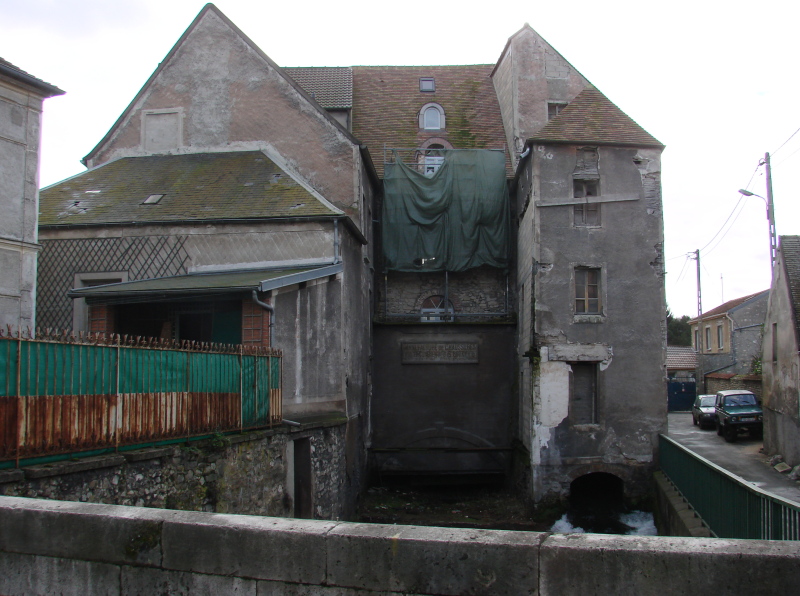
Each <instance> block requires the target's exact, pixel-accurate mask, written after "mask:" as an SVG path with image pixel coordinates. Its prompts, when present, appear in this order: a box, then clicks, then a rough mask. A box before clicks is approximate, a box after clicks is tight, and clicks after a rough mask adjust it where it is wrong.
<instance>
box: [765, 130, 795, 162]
mask: <svg viewBox="0 0 800 596" xmlns="http://www.w3.org/2000/svg"><path fill="white" fill-rule="evenodd" d="M798 132H800V128H798V129H797V130H796V131H794V132H793V133H792V134H791V135H790V136H789V138H788V139H786V140H785V141H784V142H783V143H782V144H781V146H780V147H778V148H777V149H775V151H773V152H772V153H771V154H770V155H772V157H775V154H776V153H777V152H778V151H780V150H781V149H783V146H784V145H785V144H786V143H788V142H789V141H791V140H792V137H793V136H794V135H796V134H797V133H798Z"/></svg>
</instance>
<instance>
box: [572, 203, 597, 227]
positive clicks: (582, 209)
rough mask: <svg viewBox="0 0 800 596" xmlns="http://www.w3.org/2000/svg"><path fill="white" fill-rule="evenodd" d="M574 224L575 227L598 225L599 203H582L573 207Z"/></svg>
mask: <svg viewBox="0 0 800 596" xmlns="http://www.w3.org/2000/svg"><path fill="white" fill-rule="evenodd" d="M573 222H574V225H575V226H577V227H593V226H599V225H600V204H599V203H582V204H580V205H575V207H574V219H573Z"/></svg>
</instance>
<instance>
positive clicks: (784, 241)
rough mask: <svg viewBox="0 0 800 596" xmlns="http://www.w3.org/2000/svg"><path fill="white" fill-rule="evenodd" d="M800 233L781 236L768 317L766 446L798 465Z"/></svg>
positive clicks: (764, 399) (764, 398) (764, 404)
mask: <svg viewBox="0 0 800 596" xmlns="http://www.w3.org/2000/svg"><path fill="white" fill-rule="evenodd" d="M798 321H800V236H781V237H780V246H779V249H778V255H777V262H776V263H775V268H774V270H773V279H772V288H771V289H770V292H769V304H768V306H767V313H766V319H765V321H764V349H763V360H762V365H761V366H762V377H763V395H762V403H761V405H762V407H763V410H764V449H765V450H766V451H767V453H768V454H770V455H774V454H776V453H780V454H781V455H783V458H784V461H785V462H786V463H788V464H789V465H791V466H797V465H800V409H798V408H799V407H800V404H799V403H798V392H799V391H800V327H798Z"/></svg>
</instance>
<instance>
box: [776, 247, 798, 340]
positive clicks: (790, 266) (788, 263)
mask: <svg viewBox="0 0 800 596" xmlns="http://www.w3.org/2000/svg"><path fill="white" fill-rule="evenodd" d="M780 251H781V255H782V256H783V268H784V270H785V271H786V281H787V284H788V286H789V294H790V296H791V299H792V310H793V311H794V312H793V315H794V324H795V328H796V329H797V337H800V236H781V238H780Z"/></svg>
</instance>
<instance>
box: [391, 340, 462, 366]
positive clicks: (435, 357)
mask: <svg viewBox="0 0 800 596" xmlns="http://www.w3.org/2000/svg"><path fill="white" fill-rule="evenodd" d="M401 350H402V362H403V364H478V344H477V343H476V342H417V343H404V344H402V345H401Z"/></svg>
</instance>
